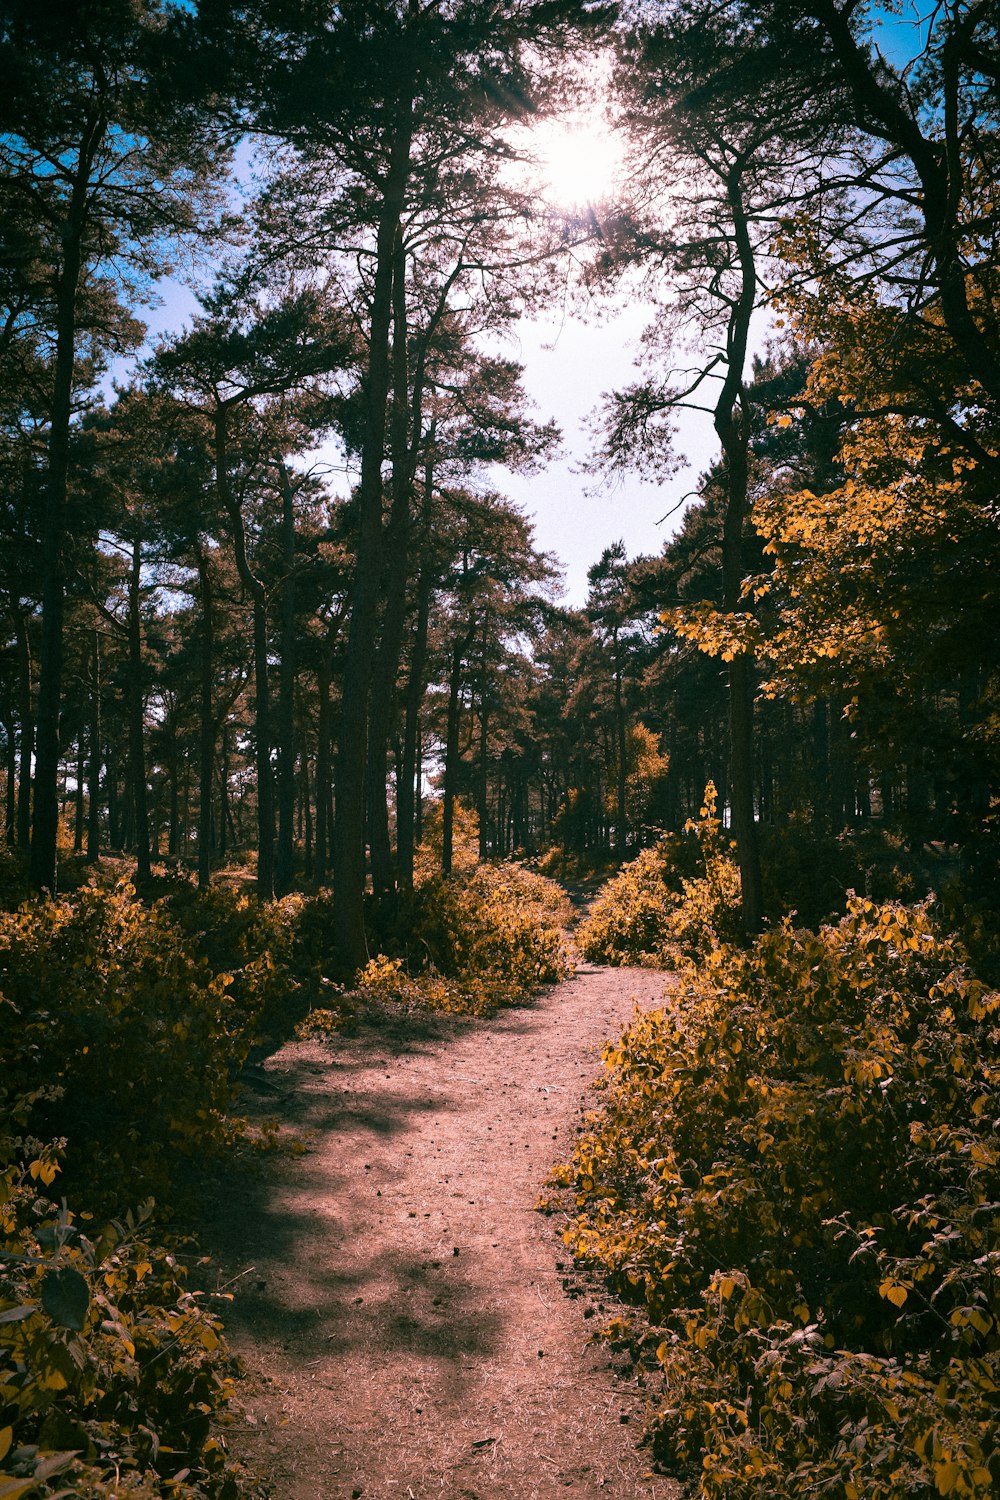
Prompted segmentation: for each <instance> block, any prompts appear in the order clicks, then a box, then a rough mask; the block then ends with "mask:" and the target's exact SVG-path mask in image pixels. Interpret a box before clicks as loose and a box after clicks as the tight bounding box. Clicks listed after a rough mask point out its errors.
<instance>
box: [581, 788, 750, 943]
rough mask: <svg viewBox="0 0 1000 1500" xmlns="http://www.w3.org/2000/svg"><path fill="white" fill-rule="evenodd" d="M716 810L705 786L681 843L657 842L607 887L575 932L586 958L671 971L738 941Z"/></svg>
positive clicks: (731, 867)
mask: <svg viewBox="0 0 1000 1500" xmlns="http://www.w3.org/2000/svg"><path fill="white" fill-rule="evenodd" d="M715 804H716V792H715V788H714V786H712V784H711V783H709V785H708V786H707V787H706V789H705V805H704V806H703V807H702V809H701V816H700V819H699V821H698V822H697V823H689V824H688V827H687V830H686V833H687V837H685V838H678V837H676V836H673V837H668V838H665V839H661V840H660V842H659V843H657V844H656V845H654V846H653V848H651V849H644V850H643V851H642V853H641V854H640V855H639V856H638V857H637V858H636V859H634V860H632V862H631V863H630V864H628V865H625V866H624V868H623V869H622V870H620V871H619V873H618V874H617V875H615V876H614V877H613V878H612V879H611V880H609V881H608V883H607V885H606V886H605V887H604V888H603V890H602V891H601V892H600V893H599V894H598V896H597V897H596V899H595V900H594V902H593V903H592V905H591V907H590V910H589V911H588V913H587V916H586V918H585V919H584V921H583V922H581V924H580V926H579V927H578V929H577V932H576V941H577V944H578V946H579V948H580V950H581V952H582V953H583V955H584V957H585V958H588V959H590V960H591V962H593V963H607V964H629V963H636V964H643V965H646V966H649V967H652V968H661V967H670V966H672V965H673V964H674V963H676V962H677V961H678V960H679V959H697V958H699V957H701V956H703V955H704V954H706V953H710V952H711V951H712V950H713V948H715V947H717V946H718V944H719V943H720V942H724V941H731V940H734V939H735V938H736V937H737V936H738V933H739V921H740V877H739V871H738V870H737V868H736V866H735V864H734V863H733V860H732V858H731V856H730V853H729V851H728V849H727V848H726V847H725V846H724V844H723V841H722V838H721V833H720V825H719V822H718V820H717V818H716V816H715Z"/></svg>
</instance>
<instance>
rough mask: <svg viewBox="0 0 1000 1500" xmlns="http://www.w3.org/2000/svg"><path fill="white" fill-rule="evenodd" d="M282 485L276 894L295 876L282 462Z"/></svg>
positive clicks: (291, 568) (287, 491)
mask: <svg viewBox="0 0 1000 1500" xmlns="http://www.w3.org/2000/svg"><path fill="white" fill-rule="evenodd" d="M277 469H278V483H279V485H280V487H281V554H282V580H281V676H280V678H279V683H278V722H277V725H276V726H275V728H276V731H277V732H276V735H275V739H276V741H277V750H278V854H277V862H276V865H275V884H276V886H277V890H278V893H279V895H284V894H285V893H286V892H287V891H290V890H291V888H292V883H293V881H294V878H295V829H294V821H295V504H294V502H295V491H294V489H293V487H292V482H291V479H290V478H289V474H288V470H287V469H286V467H285V465H284V464H283V463H279V464H278V465H277Z"/></svg>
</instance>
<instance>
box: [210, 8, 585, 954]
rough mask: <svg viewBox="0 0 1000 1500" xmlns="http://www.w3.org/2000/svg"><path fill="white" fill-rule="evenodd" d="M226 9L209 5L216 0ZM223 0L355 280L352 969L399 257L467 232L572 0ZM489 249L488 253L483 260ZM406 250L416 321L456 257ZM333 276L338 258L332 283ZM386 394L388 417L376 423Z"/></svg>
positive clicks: (465, 256)
mask: <svg viewBox="0 0 1000 1500" xmlns="http://www.w3.org/2000/svg"><path fill="white" fill-rule="evenodd" d="M226 11H227V8H226V7H221V9H220V12H219V13H220V14H221V13H224V12H226ZM233 12H235V13H236V14H237V15H239V16H242V18H243V19H244V20H245V21H246V22H247V25H246V26H245V28H244V32H243V34H244V36H246V37H247V38H248V39H249V40H250V42H251V44H254V45H256V46H257V48H258V52H257V56H258V57H259V59H260V63H261V67H262V76H263V78H264V86H263V88H262V90H261V93H260V95H259V104H258V116H257V118H258V122H259V124H260V125H261V126H263V127H264V128H266V129H267V130H269V131H270V132H272V133H275V134H277V135H279V136H280V137H282V138H283V139H285V140H287V141H289V142H291V143H293V144H294V146H295V148H296V150H297V151H298V153H299V161H298V162H297V163H296V169H295V182H294V186H293V189H292V192H293V201H294V204H295V205H296V215H297V218H301V205H302V203H303V189H304V187H305V190H306V191H307V192H308V185H310V184H312V185H315V186H316V187H317V188H318V191H317V192H315V193H314V194H313V195H312V198H311V204H312V207H313V211H312V212H311V213H310V215H309V228H308V230H307V231H306V233H305V235H303V234H302V232H301V227H300V225H299V223H296V225H295V230H296V233H295V238H296V239H297V241H298V243H299V246H300V253H301V252H302V251H304V252H305V253H307V254H309V255H311V256H312V257H314V258H315V256H316V253H317V248H318V247H321V249H322V253H323V256H324V259H328V258H330V257H333V261H334V265H335V266H337V267H338V269H340V268H344V270H345V272H346V268H347V267H348V266H350V267H351V271H350V277H351V279H352V280H353V282H354V285H355V286H356V287H357V289H358V291H359V293H360V295H359V297H358V299H357V302H356V306H357V309H358V312H357V316H358V322H359V326H363V327H364V330H365V342H366V350H367V353H366V364H365V371H364V375H363V382H362V388H363V418H362V421H361V422H360V424H359V427H360V432H359V439H358V449H359V454H360V477H359V484H358V497H357V503H358V532H357V540H356V565H355V575H354V588H353V592H352V599H351V609H350V619H349V625H348V630H347V639H346V649H345V657H344V684H343V694H342V710H341V725H340V734H339V742H338V752H337V774H336V781H337V795H336V823H335V829H334V883H335V888H336V895H337V900H336V902H335V907H334V923H335V937H336V945H337V949H338V953H339V956H340V960H341V963H342V964H343V966H344V968H345V969H356V968H358V967H359V966H360V965H361V964H362V963H363V962H364V961H365V958H366V956H367V947H366V940H365V930H364V912H363V897H364V889H365V814H366V795H365V783H366V777H367V772H368V761H369V727H370V725H369V714H370V710H371V703H372V672H373V664H374V663H375V661H376V651H375V647H376V641H377V637H378V631H379V618H380V612H381V610H382V605H383V602H384V599H385V595H384V593H383V589H384V586H385V583H386V578H387V573H386V569H385V547H386V543H387V541H388V540H389V536H390V533H389V525H391V524H392V523H390V522H387V519H386V517H385V515H384V505H383V501H384V476H383V469H384V465H385V461H386V454H387V437H388V438H389V447H390V449H394V451H395V455H396V459H397V464H398V463H399V461H400V459H401V458H402V456H403V454H404V451H405V453H406V457H405V461H404V462H405V469H406V470H407V471H408V473H409V475H410V478H409V480H406V482H405V484H404V478H405V475H404V473H403V472H402V471H401V470H400V469H399V468H398V467H397V471H396V481H397V494H398V495H399V504H398V507H397V511H396V522H395V526H394V531H393V535H392V545H393V547H394V548H397V547H398V549H399V551H400V552H402V551H403V550H404V549H405V526H404V524H403V523H404V520H405V516H404V502H403V498H402V493H401V490H402V488H407V487H409V485H410V484H411V483H412V474H413V472H414V469H413V459H412V455H413V453H414V452H415V451H418V447H417V448H415V447H414V444H413V442H412V439H413V438H414V437H417V438H418V439H419V436H420V422H419V403H416V404H415V405H414V407H413V413H412V417H410V416H408V417H407V418H406V422H405V424H404V414H406V413H407V411H408V410H409V406H410V403H409V402H407V403H405V404H404V402H403V401H402V400H401V399H400V397H401V394H402V391H403V389H404V387H405V388H406V389H407V391H408V393H409V395H410V398H411V400H412V396H413V394H414V393H415V392H416V391H417V389H418V385H419V381H418V380H417V379H416V378H415V376H416V371H417V368H418V358H415V359H414V360H413V364H412V366H411V365H410V359H411V356H412V355H413V354H414V350H413V349H412V348H411V347H410V344H409V341H408V339H407V337H406V335H407V333H409V332H410V331H411V330H409V328H408V323H409V318H410V315H411V312H412V307H413V303H412V299H411V291H412V289H413V286H414V281H415V279H416V278H415V277H413V276H411V279H410V281H409V283H408V281H407V275H408V267H409V266H411V265H412V264H414V263H415V260H416V256H417V249H416V246H417V243H418V242H419V239H420V235H421V234H423V235H425V236H427V235H429V236H430V241H433V242H435V243H436V245H437V247H438V250H439V251H440V250H441V247H446V246H447V245H448V242H449V240H451V241H453V242H454V243H455V244H458V245H459V246H460V247H461V246H462V243H463V240H464V239H465V238H466V237H467V235H468V234H469V233H470V232H473V231H474V232H475V236H476V239H477V246H482V244H483V243H484V238H485V237H484V232H483V231H484V225H486V224H487V223H488V222H489V220H490V217H491V215H490V214H489V213H485V212H484V207H485V205H487V204H488V203H489V201H490V195H491V194H492V195H494V196H495V195H496V192H497V183H496V179H497V165H498V160H499V159H502V157H503V154H504V147H503V145H502V141H501V137H500V130H501V128H502V126H503V125H504V124H505V122H507V121H509V120H510V119H511V118H517V117H519V116H521V115H523V114H525V113H526V112H528V111H529V110H530V109H531V108H532V107H533V105H532V102H531V97H530V96H531V92H532V87H533V80H532V79H531V77H530V69H531V64H532V60H533V59H538V58H540V57H541V56H542V55H543V53H544V52H545V51H546V50H547V49H548V50H551V49H552V47H553V46H554V42H555V39H556V38H558V37H560V36H561V35H562V34H563V33H564V32H565V29H566V26H567V22H568V21H572V20H574V19H576V20H581V19H583V17H584V11H583V8H582V7H581V6H579V5H577V4H576V3H574V0H567V3H566V4H564V5H556V6H551V5H537V6H536V5H529V6H526V7H521V6H513V5H511V6H507V5H502V6H499V7H498V6H496V5H495V4H492V3H491V4H484V3H482V0H462V3H461V4H459V5H457V6H454V7H451V8H450V9H448V10H442V9H441V8H440V7H438V6H436V5H421V4H419V3H418V0H411V3H409V4H407V5H406V7H405V8H399V7H395V6H390V5H383V4H375V5H371V4H360V5H356V4H348V5H344V6H339V7H337V8H336V9H335V10H330V8H329V7H328V6H326V5H323V4H318V5H316V6H315V7H313V8H311V9H310V11H309V13H308V15H307V17H306V24H305V26H304V27H302V28H301V29H299V30H295V29H294V28H293V27H292V25H291V23H289V22H288V19H287V12H285V11H283V10H282V8H281V7H274V8H273V9H268V10H267V11H266V12H265V14H264V15H263V17H262V16H260V15H258V14H253V15H250V16H247V15H246V13H244V12H242V10H241V8H240V7H238V6H236V7H231V8H229V13H233ZM595 14H596V12H595ZM286 181H287V179H286ZM331 183H332V184H333V186H334V193H333V194H332V195H331V193H330V191H329V186H330V184H331ZM278 196H279V198H280V194H279V195H278ZM508 197H509V195H508ZM494 217H500V216H494ZM510 217H511V216H510V215H508V218H510ZM502 260H503V257H502V256H500V257H497V256H494V257H493V264H499V263H502ZM421 264H422V265H423V266H424V267H425V269H426V268H427V267H433V268H434V270H435V273H440V274H434V275H433V276H432V278H431V282H430V286H431V290H432V297H431V301H430V304H429V312H430V318H429V319H428V322H427V324H425V328H426V327H429V326H430V322H431V321H433V317H434V316H435V315H434V313H433V311H432V309H433V308H434V306H435V305H437V306H442V307H443V306H446V305H447V302H444V303H442V301H441V297H440V295H438V293H437V292H435V291H434V287H435V285H436V286H437V287H439V288H440V289H441V291H442V292H443V293H445V294H447V293H448V292H449V289H450V286H451V285H453V284H455V281H456V276H457V272H456V268H455V264H452V265H449V264H448V263H446V261H445V260H444V259H442V255H441V254H438V255H437V258H436V259H435V255H434V254H433V253H425V254H424V257H423V260H422V262H421ZM458 264H460V265H461V266H462V267H463V275H464V277H465V290H466V292H468V291H469V290H470V289H471V284H472V279H473V276H474V275H475V274H478V276H479V279H480V282H481V283H482V281H483V280H484V277H485V274H486V271H487V266H486V263H485V261H484V259H483V256H482V253H481V251H480V250H479V249H478V248H477V250H476V252H475V253H474V254H469V253H467V252H466V251H465V250H464V249H461V251H460V258H459V262H458ZM359 273H360V274H359ZM347 280H348V275H347V274H344V275H342V278H341V283H342V284H346V282H347ZM504 300H509V296H506V297H505V296H501V295H500V293H499V290H497V291H495V292H494V301H495V305H496V306H497V307H500V306H501V304H502V302H503V301H504ZM479 307H480V308H481V309H486V308H488V307H489V299H488V298H486V297H484V296H480V298H479ZM394 324H395V339H394V335H393V325H394ZM404 361H405V362H404ZM394 388H395V399H394V401H391V397H392V394H393V390H394ZM390 405H392V410H393V412H394V421H395V424H396V425H395V428H394V429H393V430H392V431H391V432H390V428H389V420H390V419H389V411H390ZM407 429H408V432H409V436H410V439H411V440H410V441H409V442H408V441H406V437H405V433H406V431H407ZM390 623H391V628H390V630H389V631H387V633H386V634H387V642H388V644H387V650H386V652H385V653H384V654H383V663H382V667H383V676H384V678H385V679H388V677H389V675H390V673H389V667H390V665H391V658H392V656H393V655H394V654H395V649H394V645H393V643H392V638H393V636H394V635H396V636H398V629H397V627H396V624H395V621H392V622H390ZM377 729H378V735H377V740H378V743H377V744H376V745H375V756H376V759H380V758H381V753H382V752H381V740H382V726H381V725H378V726H377Z"/></svg>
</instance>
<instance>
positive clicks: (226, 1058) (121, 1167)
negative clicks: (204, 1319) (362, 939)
mask: <svg viewBox="0 0 1000 1500" xmlns="http://www.w3.org/2000/svg"><path fill="white" fill-rule="evenodd" d="M0 993H2V994H3V995H4V996H5V997H6V1004H7V1006H8V1007H12V1010H13V1020H14V1024H12V1025H10V1026H7V1027H5V1028H4V1039H3V1042H2V1043H0V1061H2V1063H3V1068H4V1077H5V1080H6V1082H7V1085H8V1087H9V1088H10V1089H11V1090H12V1091H16V1092H18V1093H22V1094H29V1093H31V1092H33V1091H37V1090H39V1089H42V1088H44V1089H46V1090H47V1093H46V1094H45V1097H44V1098H42V1097H39V1101H38V1104H37V1105H36V1108H37V1110H38V1113H39V1120H38V1121H37V1122H36V1123H35V1125H34V1128H35V1129H36V1131H37V1132H38V1133H42V1134H52V1135H54V1136H65V1137H69V1139H70V1142H71V1144H70V1147H69V1152H68V1156H67V1173H68V1176H69V1178H70V1181H71V1184H72V1186H73V1188H74V1189H77V1188H79V1189H80V1190H81V1191H84V1192H85V1194H86V1196H87V1198H88V1201H89V1202H90V1203H91V1204H92V1206H93V1205H96V1204H100V1203H102V1202H104V1201H106V1200H107V1201H109V1206H110V1207H111V1208H113V1207H115V1206H116V1205H117V1203H118V1202H120V1196H119V1193H120V1184H121V1183H122V1182H125V1181H128V1182H129V1184H130V1187H129V1193H130V1195H131V1194H132V1193H136V1194H139V1195H145V1194H147V1193H149V1192H154V1193H157V1194H159V1193H161V1192H162V1191H163V1190H164V1189H166V1188H167V1187H168V1186H172V1185H176V1182H177V1170H176V1169H177V1159H178V1158H180V1159H181V1160H182V1161H187V1162H189V1163H192V1164H193V1163H196V1162H198V1161H200V1160H201V1159H202V1158H203V1157H204V1155H205V1154H206V1152H211V1151H214V1150H217V1149H218V1148H219V1147H220V1146H221V1145H222V1143H223V1142H224V1141H225V1140H226V1138H227V1135H228V1124H227V1112H228V1110H229V1107H230V1105H231V1103H232V1100H233V1096H234V1082H233V1079H234V1075H235V1072H236V1070H237V1069H238V1067H239V1066H240V1064H241V1063H242V1061H243V1059H244V1058H245V1056H246V1051H247V1048H248V1046H249V1036H250V1029H251V1026H252V1023H253V1021H254V1012H253V1006H254V1005H255V1004H256V999H255V997H252V996H251V997H250V999H249V1001H246V1000H245V1001H244V1003H243V1004H242V1005H241V1004H240V1003H238V1002H237V999H236V998H235V996H234V994H233V977H232V975H230V974H228V973H220V974H217V973H214V972H213V970H212V968H211V966H210V964H209V963H208V960H207V959H206V958H204V957H201V956H198V955H197V954H196V952H194V951H193V948H192V945H191V943H190V942H188V941H186V940H185V938H184V936H183V934H182V932H181V931H180V929H179V928H178V927H177V925H176V924H175V923H174V922H173V921H172V920H171V919H170V917H169V915H168V914H167V912H166V910H165V909H164V908H163V907H162V906H161V905H154V906H153V907H152V908H147V907H145V906H143V905H142V904H141V903H140V902H138V901H137V900H136V899H135V894H134V892H133V890H132V888H131V887H130V886H128V885H119V886H117V887H116V888H115V889H113V890H110V891H108V890H98V889H95V888H92V887H91V888H85V889H83V890H82V891H80V892H79V893H78V894H77V895H75V896H73V897H70V898H67V899H64V900H59V901H49V900H37V901H34V902H32V903H28V904H26V905H24V906H22V907H21V908H20V910H19V911H17V912H14V913H7V914H3V915H0ZM248 1004H249V1006H250V1009H249V1010H248V1008H247V1006H248ZM53 1086H57V1093H54V1092H53V1091H52V1088H53Z"/></svg>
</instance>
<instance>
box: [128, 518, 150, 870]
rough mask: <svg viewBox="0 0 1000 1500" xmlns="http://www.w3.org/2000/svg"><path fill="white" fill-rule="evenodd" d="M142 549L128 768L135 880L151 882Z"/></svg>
mask: <svg viewBox="0 0 1000 1500" xmlns="http://www.w3.org/2000/svg"><path fill="white" fill-rule="evenodd" d="M141 582H142V547H141V545H140V543H139V542H138V541H136V542H134V543H133V546H132V566H131V568H130V569H129V582H128V768H129V783H130V790H131V793H132V797H131V806H132V838H133V840H134V843H135V852H136V878H137V879H138V880H142V881H148V879H149V876H150V863H149V794H148V791H147V787H146V734H145V723H144V718H145V707H146V702H145V694H144V692H143V687H142V613H141V609H140V604H141V597H142V596H141V587H140V586H141Z"/></svg>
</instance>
